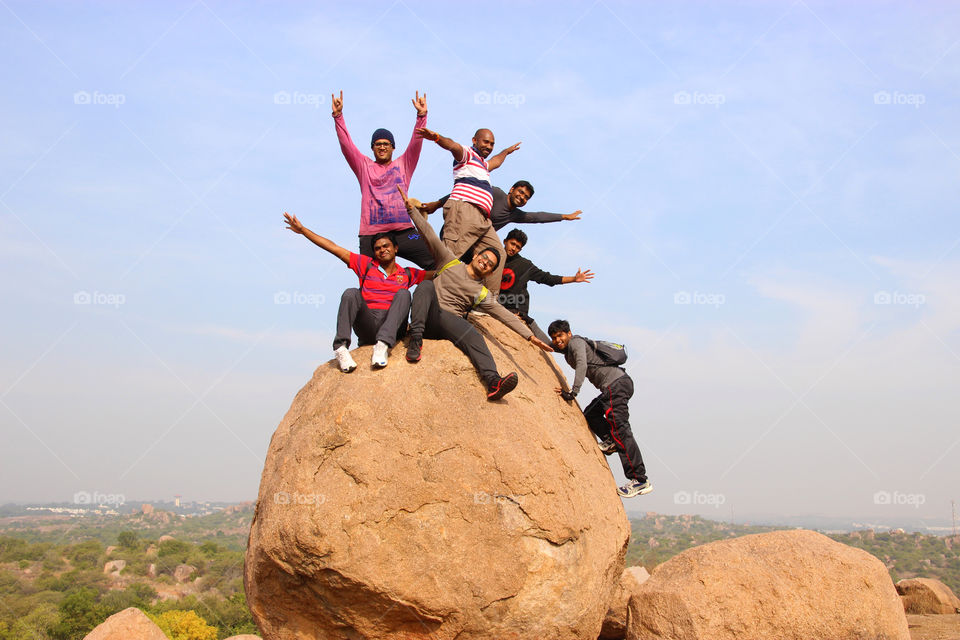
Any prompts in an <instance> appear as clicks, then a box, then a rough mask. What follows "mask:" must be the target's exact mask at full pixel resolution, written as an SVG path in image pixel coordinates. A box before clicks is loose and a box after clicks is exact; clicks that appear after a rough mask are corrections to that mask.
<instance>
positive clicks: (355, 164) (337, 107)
mask: <svg viewBox="0 0 960 640" xmlns="http://www.w3.org/2000/svg"><path fill="white" fill-rule="evenodd" d="M330 102H331V113H330V115H332V116H333V124H334V126H335V127H336V129H337V140H338V141H339V142H340V152H341V153H343V157H344V158H346V159H347V164H348V165H350V168H351V169H353V173H354V174H355V175H356V176H357V178H360V174H361V171H362V168H363V159H364V157H365V156H364V155H363V153H361V151H360V149H357V145H355V144H353V139H352V138H351V137H350V133H349V132H348V131H347V123H346V122H344V120H343V91H341V92H340V97H339V98H338V97H337V96H336V95H334V94H332V93H331V94H330Z"/></svg>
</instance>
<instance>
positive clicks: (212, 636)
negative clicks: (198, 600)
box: [148, 610, 217, 640]
mask: <svg viewBox="0 0 960 640" xmlns="http://www.w3.org/2000/svg"><path fill="white" fill-rule="evenodd" d="M148 615H149V614H148ZM150 618H151V619H152V620H153V621H154V622H156V623H157V626H158V627H160V629H161V630H162V631H163V632H164V633H165V634H166V635H167V637H168V638H170V639H171V640H217V628H216V627H211V626H210V625H208V624H207V621H206V620H204V619H203V618H201V617H200V616H198V615H197V612H196V611H179V610H174V611H165V612H163V613H161V614H160V615H157V616H150Z"/></svg>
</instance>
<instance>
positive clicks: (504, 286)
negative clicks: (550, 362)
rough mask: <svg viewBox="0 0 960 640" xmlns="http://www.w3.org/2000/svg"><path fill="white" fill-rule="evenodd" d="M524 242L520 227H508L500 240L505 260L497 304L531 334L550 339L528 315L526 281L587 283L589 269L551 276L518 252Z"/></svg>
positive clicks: (589, 275) (525, 237)
mask: <svg viewBox="0 0 960 640" xmlns="http://www.w3.org/2000/svg"><path fill="white" fill-rule="evenodd" d="M526 244H527V234H525V233H524V232H523V231H521V230H520V229H511V230H510V233H508V234H507V239H506V241H504V243H503V248H504V250H505V251H506V252H507V262H506V264H505V265H504V267H503V280H502V281H501V282H500V304H502V305H503V306H504V307H506V308H507V309H508V310H510V311H512V312H513V313H515V314H517V315H518V316H520V319H521V320H523V321H524V322H525V323H527V326H528V327H530V330H531V331H533V334H534V335H535V336H537V337H538V338H540V339H541V340H543V341H544V342H550V338H549V337H548V336H547V334H545V333H544V332H543V330H542V329H541V328H540V327H539V326H538V325H537V323H536V321H535V320H534V319H533V318H531V317H530V294H529V293H527V283H529V282H539V283H540V284H545V285H547V286H548V287H553V286H556V285H558V284H570V283H571V282H590V281H591V280H593V272H592V271H590V270H589V269H587V270H586V271H582V270H580V269H577V274H576V275H573V276H555V275H553V274H552V273H548V272H546V271H543V270H542V269H540V268H539V267H538V266H537V265H535V264H533V263H532V262H530V260H528V259H527V258H525V257H523V256H521V255H520V250H521V249H523V247H525V246H526Z"/></svg>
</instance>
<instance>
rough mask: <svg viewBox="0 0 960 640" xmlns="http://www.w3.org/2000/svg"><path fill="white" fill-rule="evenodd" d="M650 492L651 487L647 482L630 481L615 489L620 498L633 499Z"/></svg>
mask: <svg viewBox="0 0 960 640" xmlns="http://www.w3.org/2000/svg"><path fill="white" fill-rule="evenodd" d="M651 491H653V485H652V484H650V481H649V480H647V481H646V482H640V481H639V480H630V481H629V482H627V484H625V485H623V486H622V487H619V488H618V489H617V493H618V494H619V495H620V497H621V498H634V497H636V496H642V495H644V494H645V493H650V492H651Z"/></svg>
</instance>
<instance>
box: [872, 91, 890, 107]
mask: <svg viewBox="0 0 960 640" xmlns="http://www.w3.org/2000/svg"><path fill="white" fill-rule="evenodd" d="M890 97H891V96H890V92H889V91H877V92H876V93H874V94H873V104H890Z"/></svg>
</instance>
